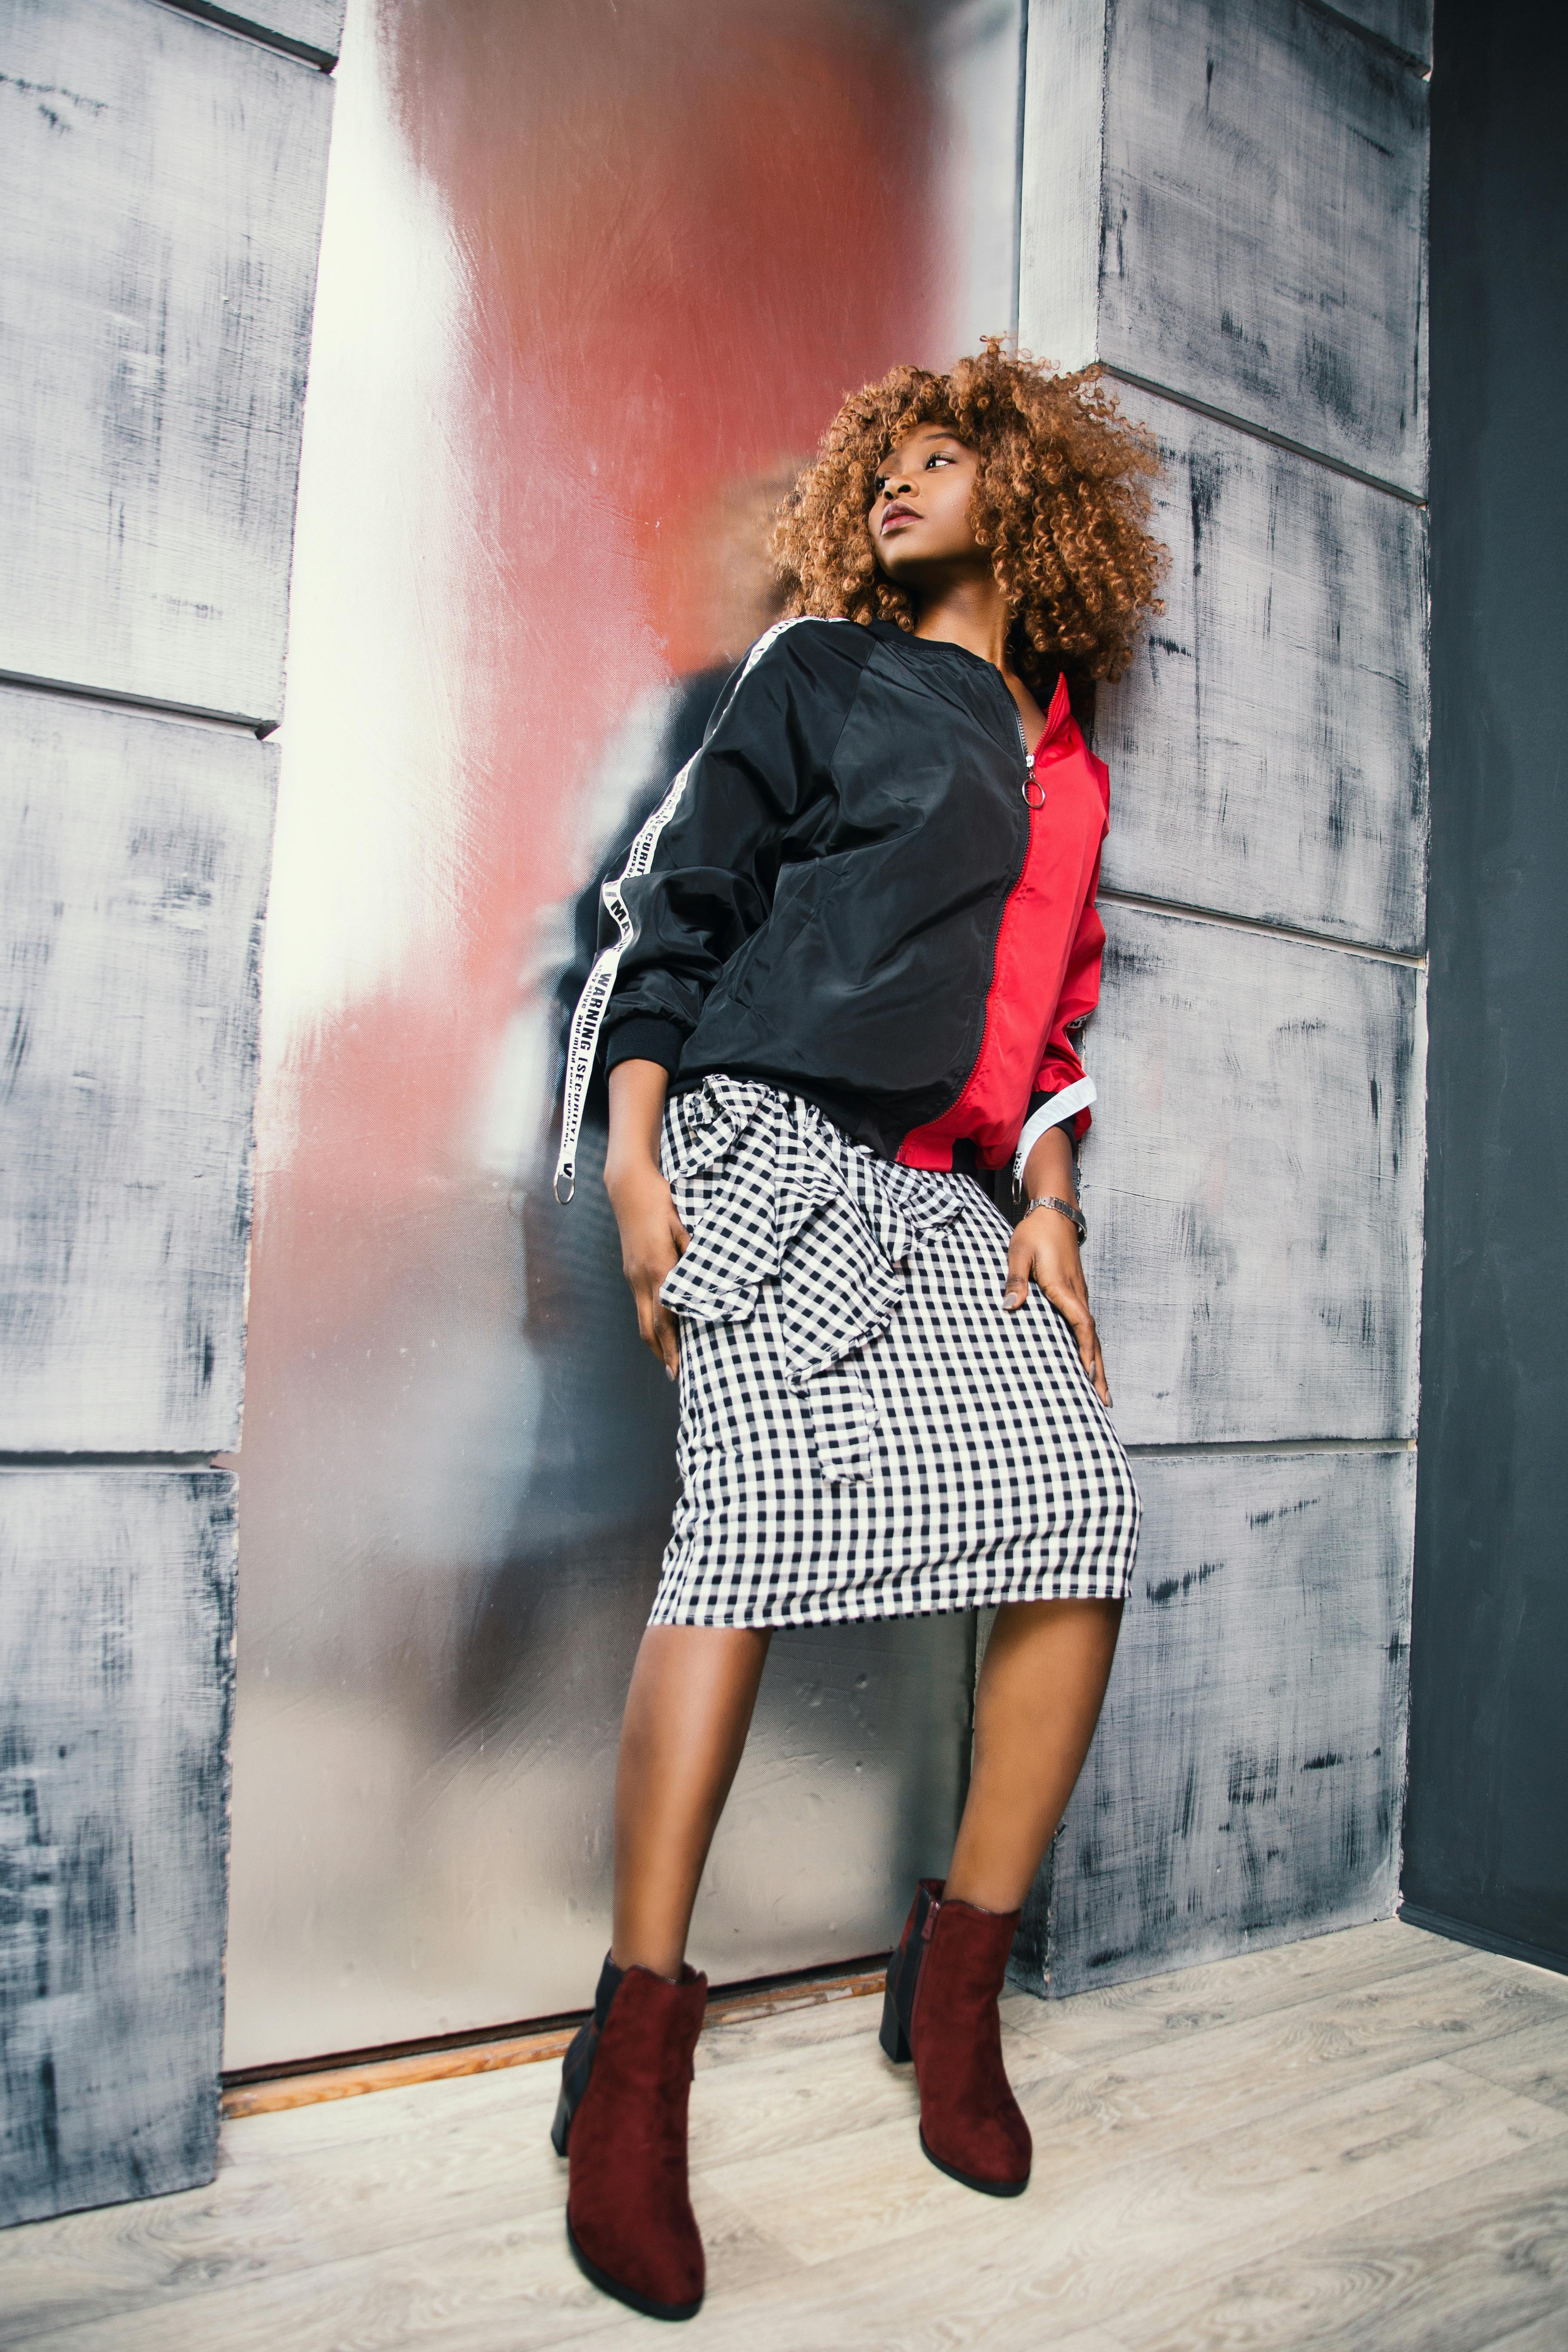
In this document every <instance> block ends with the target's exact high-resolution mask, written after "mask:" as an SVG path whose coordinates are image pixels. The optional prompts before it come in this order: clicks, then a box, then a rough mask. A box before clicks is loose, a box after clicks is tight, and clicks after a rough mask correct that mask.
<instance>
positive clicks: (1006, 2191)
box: [921, 2131, 1029, 2197]
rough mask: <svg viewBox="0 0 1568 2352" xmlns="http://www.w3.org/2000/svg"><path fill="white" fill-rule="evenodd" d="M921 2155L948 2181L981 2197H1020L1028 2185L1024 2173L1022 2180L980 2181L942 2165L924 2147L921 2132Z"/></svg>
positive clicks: (923, 2136)
mask: <svg viewBox="0 0 1568 2352" xmlns="http://www.w3.org/2000/svg"><path fill="white" fill-rule="evenodd" d="M921 2155H922V2156H923V2157H924V2158H925V2160H926V2162H927V2163H928V2164H934V2165H935V2167H936V2168H937V2170H938V2171H939V2172H945V2173H946V2175H947V2177H948V2179H950V2180H956V2181H957V2182H958V2184H959V2186H960V2188H962V2189H978V2190H979V2192H980V2194H981V2196H982V2197H1021V2196H1022V2195H1023V2193H1024V2191H1025V2189H1027V2187H1028V2185H1029V2176H1028V2174H1027V2173H1025V2175H1024V2178H1023V2179H1022V2180H982V2179H979V2178H978V2177H977V2176H976V2175H975V2174H974V2173H973V2172H960V2170H959V2168H958V2167H957V2165H956V2164H944V2163H943V2162H942V2158H941V2157H940V2156H933V2155H932V2154H931V2150H930V2148H929V2147H927V2146H926V2136H925V2134H924V2132H923V2131H922V2132H921Z"/></svg>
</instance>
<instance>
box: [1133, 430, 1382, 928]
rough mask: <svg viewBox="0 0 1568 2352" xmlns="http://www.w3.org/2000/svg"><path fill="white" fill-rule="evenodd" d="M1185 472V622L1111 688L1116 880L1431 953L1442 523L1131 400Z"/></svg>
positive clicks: (1180, 572)
mask: <svg viewBox="0 0 1568 2352" xmlns="http://www.w3.org/2000/svg"><path fill="white" fill-rule="evenodd" d="M1123 405H1124V406H1125V408H1126V409H1127V411H1128V413H1129V414H1130V415H1133V416H1136V417H1138V418H1139V419H1140V420H1141V421H1142V422H1143V423H1145V424H1147V425H1149V426H1150V427H1151V428H1152V430H1153V431H1154V432H1155V434H1156V435H1157V436H1158V437H1159V442H1160V447H1161V453H1162V456H1163V459H1164V463H1165V472H1164V476H1163V479H1162V481H1161V483H1160V486H1159V491H1158V502H1159V516H1158V529H1159V531H1160V535H1161V537H1162V538H1163V540H1164V541H1165V542H1166V544H1167V545H1168V546H1169V548H1170V549H1171V554H1172V562H1171V569H1170V572H1169V575H1168V577H1167V580H1166V583H1165V592H1164V593H1165V611H1164V613H1163V615H1162V616H1161V617H1160V619H1159V620H1158V621H1157V622H1156V623H1155V624H1154V626H1153V629H1152V632H1151V634H1150V636H1149V638H1148V641H1147V643H1146V644H1145V646H1144V647H1143V650H1142V654H1141V656H1140V658H1139V661H1138V664H1137V666H1136V667H1135V668H1134V669H1133V670H1132V672H1131V674H1130V676H1129V677H1126V678H1125V679H1123V680H1122V682H1121V684H1120V685H1119V686H1114V687H1105V688H1101V690H1100V700H1099V708H1098V712H1097V716H1096V724H1095V748H1096V750H1097V751H1099V752H1100V755H1101V756H1102V757H1103V758H1104V759H1105V760H1107V761H1109V762H1110V772H1111V788H1112V793H1113V795H1114V799H1113V803H1112V808H1111V830H1110V843H1109V845H1108V847H1107V852H1106V860H1105V880H1106V882H1107V883H1108V884H1110V885H1112V886H1113V887H1118V888H1121V889H1123V890H1129V891H1132V892H1134V893H1136V894H1138V895H1139V896H1142V897H1148V898H1163V899H1169V900H1172V901H1173V902H1175V903H1176V904H1180V905H1187V906H1201V907H1209V908H1215V909H1217V910H1219V911H1220V912H1222V913H1226V914H1235V915H1245V916H1248V917H1251V918H1254V919H1258V920H1261V921H1264V922H1277V923H1285V924H1289V925H1291V926H1294V927H1296V928H1299V929H1305V930H1316V931H1323V932H1326V933H1328V934H1329V935H1330V936H1331V937H1333V938H1340V939H1346V940H1358V941H1363V942H1365V943H1367V944H1369V945H1372V946H1376V947H1384V948H1394V949H1398V950H1405V951H1415V950H1419V949H1420V947H1421V944H1422V939H1423V931H1424V923H1423V899H1424V894H1425V887H1426V736H1427V697H1426V632H1425V616H1426V517H1425V515H1424V514H1423V513H1422V512H1421V511H1420V510H1419V509H1416V508H1415V507H1412V506H1409V505H1407V504H1405V501H1404V500H1402V499H1391V498H1389V497H1388V496H1387V495H1386V493H1384V492H1383V491H1381V490H1376V489H1373V488H1368V487H1367V486H1366V485H1365V484H1363V483H1361V482H1353V481H1350V480H1348V479H1347V478H1345V477H1344V476H1343V475H1342V474H1335V473H1331V472H1330V471H1329V470H1328V468H1327V467H1322V466H1319V465H1316V464H1314V463H1313V462H1312V461H1311V460H1310V458H1305V457H1294V456H1292V455H1291V454H1290V453H1289V452H1288V451H1285V450H1281V449H1278V448H1274V447H1272V446H1270V445H1269V444H1268V443H1267V442H1264V441H1259V440H1258V439H1256V438H1255V437H1254V436H1251V435H1247V434H1241V433H1237V432H1235V431H1234V430H1232V429H1230V428H1229V427H1227V426H1226V425H1218V424H1214V423H1211V422H1210V421H1209V420H1207V419H1206V418H1205V417H1202V416H1198V415H1194V414H1193V412H1192V411H1191V410H1190V409H1184V408H1179V407H1177V406H1175V405H1174V404H1173V403H1171V402H1169V401H1163V400H1155V399H1152V398H1151V397H1150V396H1148V395H1147V394H1142V393H1138V392H1129V393H1127V394H1125V395H1124V400H1123Z"/></svg>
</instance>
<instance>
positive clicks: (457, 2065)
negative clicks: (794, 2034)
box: [222, 1954, 887, 2123]
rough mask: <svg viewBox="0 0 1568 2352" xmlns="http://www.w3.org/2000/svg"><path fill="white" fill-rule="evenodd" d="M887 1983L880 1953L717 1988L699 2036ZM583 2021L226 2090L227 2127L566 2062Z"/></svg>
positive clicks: (367, 2058)
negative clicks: (839, 1966) (826, 1972)
mask: <svg viewBox="0 0 1568 2352" xmlns="http://www.w3.org/2000/svg"><path fill="white" fill-rule="evenodd" d="M872 1961H874V1962H875V1965H872ZM886 1976H887V1956H886V1955H885V1954H880V1955H873V1956H872V1960H871V1961H868V1960H859V1961H856V1962H855V1963H854V1964H853V1966H852V1967H850V1968H849V1969H844V1970H842V1971H840V1972H839V1973H837V1974H836V1975H831V1976H816V1975H811V1976H797V1977H780V1978H775V1979H772V1980H770V1981H769V1982H766V1983H763V1984H759V1985H737V1986H731V1987H722V1986H721V1988H720V1989H719V1990H717V1991H715V1992H712V1993H710V1995H709V1997H708V2011H707V2015H706V2016H705V2017H704V2019H703V2021H702V2030H703V2032H705V2033H706V2032H712V2031H713V2030H714V2029H715V2028H716V2027H719V2026H724V2025H745V2024H749V2023H751V2022H752V2021H753V2020H754V2019H757V2018H760V2017H776V2016H779V2015H780V2014H781V2013H782V2012H783V2011H785V2010H791V2009H815V2008H817V2007H818V2006H819V2005H820V2004H821V2003H822V2002H824V2001H830V2000H865V1999H866V1998H867V1997H868V1995H869V1994H872V1993H879V1992H880V1991H881V1990H882V1986H883V1984H884V1982H885V1980H886ZM585 2014H586V2011H584V2015H585ZM581 2023H582V2018H581V2017H573V2018H568V2019H565V2020H563V2021H561V2022H560V2023H556V2022H554V2021H552V2023H551V2024H550V2025H548V2026H546V2027H543V2028H542V2029H539V2030H536V2031H533V2032H527V2031H524V2032H512V2033H505V2034H498V2035H497V2036H496V2037H495V2038H494V2039H493V2040H491V2041H486V2042H459V2043H458V2044H456V2045H455V2046H454V2045H453V2044H450V2043H448V2044H447V2045H446V2046H445V2047H442V2048H436V2049H424V2050H401V2051H397V2052H394V2053H387V2054H386V2055H385V2056H384V2057H376V2056H375V2055H374V2053H372V2054H365V2053H356V2054H355V2056H354V2057H353V2059H351V2060H349V2061H347V2062H345V2063H337V2064H331V2063H329V2064H327V2065H324V2066H320V2067H317V2068H315V2069H313V2070H312V2071H310V2072H309V2073H299V2074H273V2075H269V2076H262V2077H260V2078H252V2079H249V2080H247V2081H245V2082H242V2083H227V2084H225V2085H224V2091H223V2108H222V2112H223V2117H224V2121H225V2122H226V2123H233V2122H237V2120H238V2119H239V2118H240V2117H241V2116H276V2115H283V2114H286V2113H287V2112H288V2111H289V2109H290V2108H293V2107H312V2106H315V2105H319V2104H320V2103H321V2101H322V2100H325V2099H357V2098H362V2097H363V2096H364V2095H365V2094H366V2093H367V2092H370V2091H402V2090H406V2089H407V2088H408V2087H409V2085H410V2084H415V2083H447V2082H451V2081H454V2080H455V2079H457V2078H458V2077H459V2076H461V2075H464V2074H496V2073H498V2072H499V2071H500V2069H501V2068H502V2067H505V2066H537V2065H539V2064H541V2063H543V2062H544V2061H546V2060H548V2059H551V2058H561V2057H563V2056H564V2055H565V2052H566V2045H567V2043H568V2042H570V2041H571V2039H572V2036H573V2035H574V2033H575V2032H576V2031H577V2028H578V2026H579V2025H580V2024H581Z"/></svg>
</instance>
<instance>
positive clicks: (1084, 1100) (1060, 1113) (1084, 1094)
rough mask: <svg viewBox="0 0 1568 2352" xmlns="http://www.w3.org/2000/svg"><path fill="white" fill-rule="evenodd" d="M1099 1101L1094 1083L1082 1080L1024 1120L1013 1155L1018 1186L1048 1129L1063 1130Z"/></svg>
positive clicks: (1048, 1100)
mask: <svg viewBox="0 0 1568 2352" xmlns="http://www.w3.org/2000/svg"><path fill="white" fill-rule="evenodd" d="M1099 1099H1100V1097H1099V1096H1098V1095H1097V1094H1096V1092H1095V1087H1094V1080H1093V1079H1092V1078H1079V1081H1078V1083H1077V1085H1076V1086H1070V1087H1063V1088H1062V1090H1061V1092H1060V1094H1059V1095H1052V1096H1050V1097H1048V1099H1047V1101H1045V1102H1043V1103H1042V1104H1041V1105H1040V1108H1039V1109H1038V1110H1037V1111H1036V1112H1035V1113H1034V1114H1033V1116H1032V1117H1031V1118H1026V1120H1025V1121H1024V1132H1023V1133H1022V1135H1021V1136H1020V1137H1019V1138H1018V1149H1017V1150H1016V1152H1015V1153H1014V1155H1013V1181H1014V1183H1015V1184H1021V1183H1022V1182H1023V1181H1024V1163H1025V1161H1026V1160H1027V1159H1028V1157H1029V1154H1030V1152H1031V1151H1033V1150H1034V1148H1035V1146H1036V1144H1037V1143H1038V1141H1039V1139H1040V1138H1041V1136H1042V1135H1044V1134H1045V1132H1046V1130H1047V1128H1052V1127H1060V1126H1061V1125H1062V1124H1063V1122H1064V1121H1065V1120H1067V1119H1069V1118H1077V1117H1078V1114H1079V1111H1080V1110H1087V1109H1088V1108H1089V1104H1090V1103H1091V1102H1098V1101H1099Z"/></svg>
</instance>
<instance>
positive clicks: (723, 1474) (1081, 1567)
mask: <svg viewBox="0 0 1568 2352" xmlns="http://www.w3.org/2000/svg"><path fill="white" fill-rule="evenodd" d="M663 1160H664V1169H665V1173H666V1175H667V1176H668V1178H669V1180H670V1183H671V1185H672V1187H673V1189H674V1192H675V1198H676V1203H677V1206H678V1208H679V1212H680V1214H681V1217H682V1219H683V1221H684V1223H686V1225H687V1226H688V1228H689V1231H690V1233H691V1236H692V1241H691V1247H690V1248H689V1250H688V1252H687V1254H686V1255H685V1256H684V1257H683V1258H682V1259H681V1261H680V1263H679V1265H678V1266H677V1267H676V1268H675V1270H674V1272H673V1273H672V1274H671V1275H670V1276H669V1279H668V1282H667V1283H666V1284H665V1287H664V1297H665V1299H666V1302H667V1303H668V1305H669V1306H670V1307H673V1308H674V1309H675V1310H676V1312H677V1313H678V1314H679V1318H680V1436H679V1470H680V1478H681V1493H680V1499H679V1502H678V1503H677V1505H676V1510H675V1522H674V1528H673V1531H672V1533H671V1536H670V1540H669V1545H668V1549H667V1551H666V1553H665V1558H664V1570H663V1574H662V1577H661V1579H660V1582H659V1588H658V1596H657V1598H656V1600H655V1602H654V1608H653V1614H652V1618H651V1620H650V1622H651V1623H653V1624H656V1625H817V1624H829V1623H837V1622H842V1621H847V1620H851V1619H863V1618H875V1617H906V1616H918V1615H925V1614H929V1613H931V1612H936V1611H942V1610H949V1609H974V1608H981V1607H985V1606H988V1605H989V1604H991V1603H992V1602H995V1601H1047V1600H1063V1599H1082V1600H1105V1601H1111V1600H1121V1599H1122V1598H1123V1597H1124V1596H1125V1594H1126V1592H1127V1591H1128V1588H1129V1584H1130V1581H1131V1573H1132V1562H1133V1558H1134V1554H1135V1552H1136V1549H1137V1543H1138V1522H1139V1517H1140V1507H1139V1501H1138V1492H1137V1488H1136V1487H1135V1486H1134V1485H1133V1482H1132V1475H1131V1470H1130V1469H1129V1467H1128V1464H1127V1457H1126V1455H1125V1454H1123V1452H1122V1450H1121V1444H1120V1443H1119V1442H1118V1440H1117V1437H1116V1433H1115V1432H1114V1430H1113V1429H1112V1428H1111V1426H1110V1421H1109V1419H1108V1417H1107V1415H1106V1413H1105V1411H1104V1408H1103V1407H1102V1406H1101V1404H1100V1400H1099V1398H1098V1397H1097V1396H1096V1395H1095V1393H1094V1390H1093V1387H1092V1386H1091V1384H1090V1382H1089V1378H1088V1375H1087V1374H1086V1373H1085V1371H1084V1370H1083V1366H1082V1364H1081V1362H1080V1360H1079V1354H1078V1349H1077V1346H1076V1344H1075V1343H1074V1341H1073V1339H1072V1338H1071V1335H1070V1333H1069V1332H1068V1328H1067V1326H1066V1325H1065V1324H1064V1323H1063V1322H1062V1320H1061V1318H1059V1317H1058V1315H1057V1313H1056V1311H1055V1310H1054V1308H1052V1307H1049V1306H1048V1305H1047V1302H1046V1301H1045V1299H1044V1298H1042V1297H1040V1295H1039V1294H1038V1292H1037V1291H1032V1292H1031V1294H1030V1297H1029V1299H1028V1301H1027V1303H1026V1305H1025V1306H1024V1307H1021V1308H1020V1309H1019V1310H1018V1311H1017V1313H1016V1314H1012V1315H1009V1314H1006V1313H1005V1312H1004V1309H1003V1307H1002V1291H1003V1286H1004V1284H1005V1277H1006V1270H1007V1244H1008V1240H1009V1238H1010V1236H1009V1234H1008V1229H1007V1225H1006V1223H1005V1220H1004V1219H1003V1218H1002V1217H1001V1216H1000V1215H999V1214H998V1213H997V1211H996V1210H995V1209H994V1207H993V1205H992V1203H991V1202H990V1201H989V1200H987V1198H986V1197H985V1195H984V1192H982V1191H981V1190H980V1188H979V1186H978V1185H977V1184H974V1183H973V1182H972V1181H971V1180H970V1179H969V1178H968V1177H967V1176H952V1175H940V1174H936V1173H933V1172H931V1171H926V1170H920V1169H910V1168H900V1167H897V1166H893V1165H891V1164H889V1162H888V1161H886V1160H878V1159H877V1158H875V1157H874V1155H873V1154H872V1153H871V1152H869V1151H868V1150H866V1149H865V1148H864V1147H863V1146H861V1145H858V1144H855V1143H852V1142H851V1141H850V1140H849V1139H848V1138H847V1136H846V1135H844V1134H843V1133H842V1132H841V1131H840V1130H839V1129H837V1128H836V1127H835V1126H834V1125H833V1124H832V1123H831V1121H830V1120H828V1119H826V1118H824V1116H823V1115H822V1113H821V1112H820V1111H818V1110H816V1109H815V1108H813V1107H812V1106H811V1105H810V1104H809V1103H805V1102H803V1101H801V1100H800V1099H799V1098H798V1097H795V1096H791V1095H784V1094H781V1093H779V1092H778V1091H777V1090H775V1089H774V1088H773V1087H764V1086H761V1085H758V1084H756V1083H754V1082H752V1081H750V1080H741V1079H733V1078H712V1079H710V1080H709V1081H708V1082H707V1084H706V1085H705V1086H704V1087H703V1088H702V1089H701V1091H700V1093H693V1094H689V1095H683V1096H679V1097H677V1098H676V1099H675V1101H673V1102H672V1103H671V1104H670V1106H669V1108H668V1111H667V1112H666V1115H665V1126H664V1138H663Z"/></svg>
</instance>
